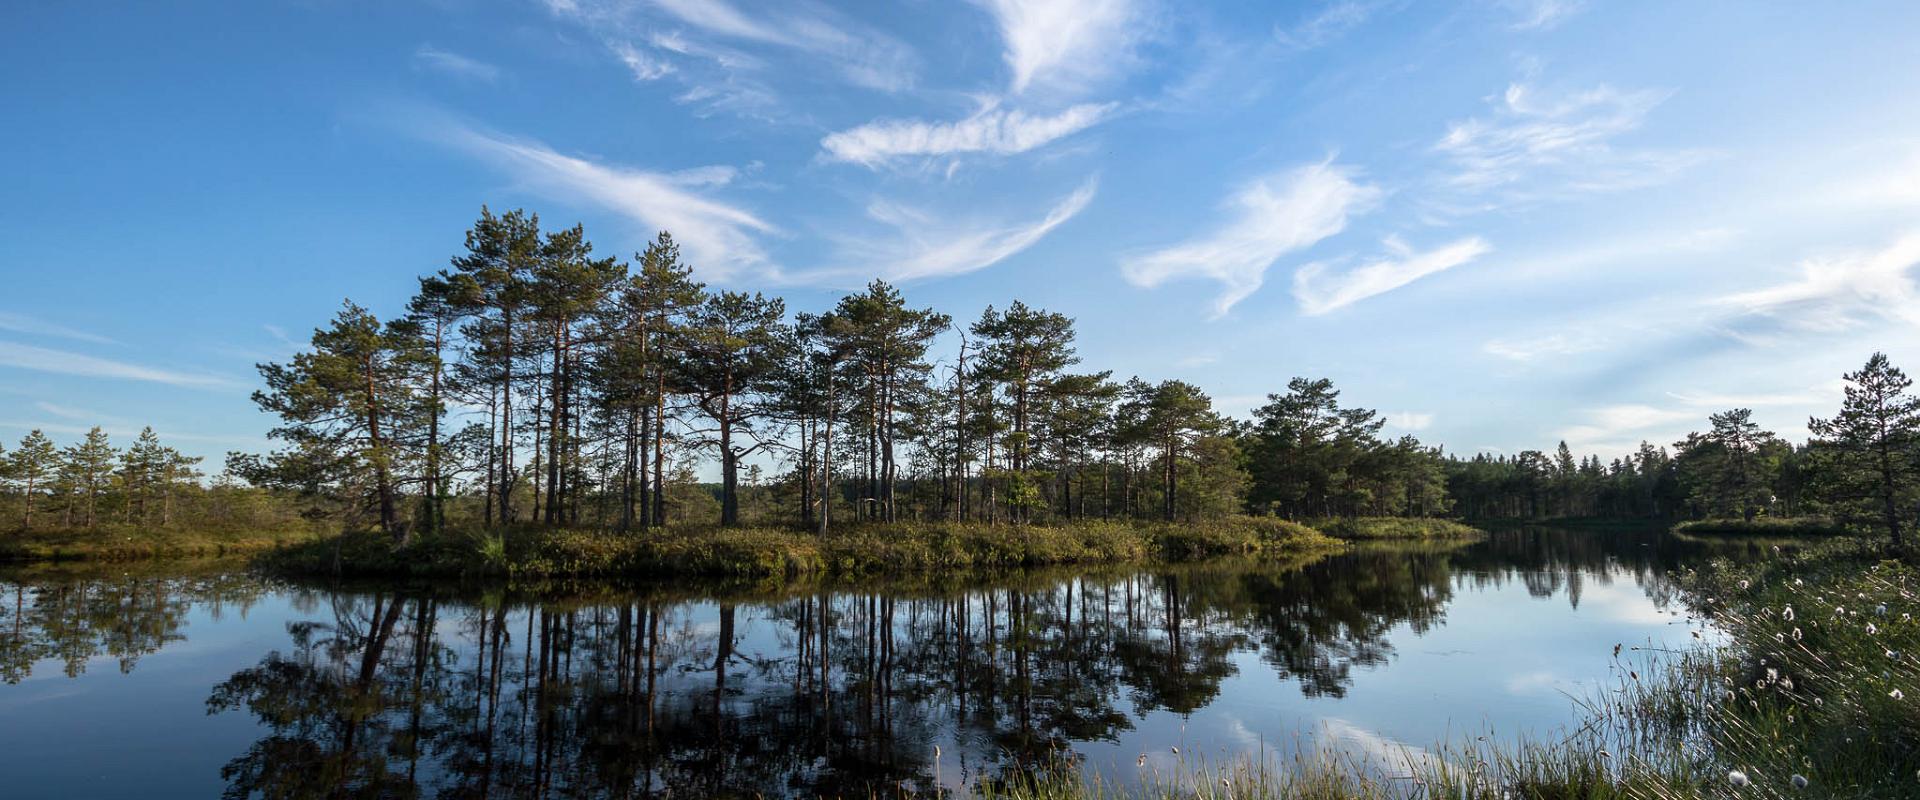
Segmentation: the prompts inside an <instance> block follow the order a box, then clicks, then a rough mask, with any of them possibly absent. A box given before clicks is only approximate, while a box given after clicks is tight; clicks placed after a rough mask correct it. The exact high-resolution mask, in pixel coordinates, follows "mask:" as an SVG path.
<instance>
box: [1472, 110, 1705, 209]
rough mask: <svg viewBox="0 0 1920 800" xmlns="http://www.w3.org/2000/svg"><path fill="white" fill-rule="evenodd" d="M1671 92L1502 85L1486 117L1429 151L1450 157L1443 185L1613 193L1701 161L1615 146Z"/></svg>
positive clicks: (1694, 154) (1694, 155)
mask: <svg viewBox="0 0 1920 800" xmlns="http://www.w3.org/2000/svg"><path fill="white" fill-rule="evenodd" d="M1672 95H1673V93H1672V92H1671V91H1665V90H1642V91H1633V92H1623V91H1620V90H1617V89H1614V88H1613V87H1610V86H1606V85H1601V86H1598V87H1595V88H1593V89H1589V90H1587V91H1584V92H1575V93H1570V94H1559V95H1552V94H1544V93H1542V92H1540V91H1539V90H1536V89H1534V88H1533V87H1530V86H1527V85H1526V84H1521V83H1515V84H1512V85H1510V86H1508V87H1507V91H1506V93H1505V94H1503V95H1502V96H1501V98H1500V102H1499V104H1498V106H1497V107H1496V109H1495V111H1494V113H1493V115H1492V116H1490V117H1485V118H1473V119H1468V120H1464V121H1461V122H1455V123H1453V124H1452V125H1451V126H1449V127H1448V129H1447V134H1446V135H1445V136H1443V137H1441V139H1440V141H1438V142H1436V143H1435V144H1434V149H1435V150H1437V151H1439V152H1440V153H1442V154H1444V155H1446V156H1447V157H1448V158H1449V159H1450V160H1451V161H1452V162H1453V170H1452V172H1451V174H1449V175H1448V176H1447V177H1446V179H1445V182H1446V185H1447V186H1449V187H1451V188H1453V189H1456V190H1460V191H1466V192H1479V191H1486V190H1491V189H1497V188H1501V187H1515V186H1519V185H1522V184H1523V183H1524V182H1525V181H1528V180H1529V179H1534V178H1539V179H1541V180H1542V181H1544V182H1546V183H1548V184H1549V185H1550V187H1551V190H1557V191H1576V192H1592V191H1612V190H1620V189H1630V188H1636V187H1641V186H1647V185H1652V184H1656V183H1659V182H1661V181H1664V180H1666V179H1667V178H1669V177H1671V176H1672V175H1673V174H1675V173H1677V172H1679V171H1681V170H1683V169H1685V168H1687V167H1689V166H1692V165H1693V164H1695V163H1698V162H1699V161H1701V160H1702V159H1704V158H1705V157H1706V154H1705V153H1703V152H1700V151H1694V150H1653V149H1620V148H1616V147H1615V146H1614V144H1613V140H1614V139H1616V138H1618V137H1620V136H1621V135H1623V134H1627V133H1630V132H1632V131H1634V130H1637V129H1639V128H1640V126H1641V125H1642V124H1643V123H1644V122H1645V120H1646V117H1647V115H1648V114H1649V113H1650V112H1652V111H1653V109H1654V108H1655V107H1657V106H1659V105H1660V104H1661V103H1663V102H1665V101H1666V100H1667V98H1669V97H1671V96H1672Z"/></svg>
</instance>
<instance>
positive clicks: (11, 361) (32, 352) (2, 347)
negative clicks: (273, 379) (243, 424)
mask: <svg viewBox="0 0 1920 800" xmlns="http://www.w3.org/2000/svg"><path fill="white" fill-rule="evenodd" d="M0 367H13V368H15V369H24V370H30V371H33V372H47V373H53V374H56V375H76V376H79V377H84V378H113V379H118V380H131V381H145V382H148V383H163V384H167V385H169V386H182V387H187V388H200V389H207V388H227V387H233V386H237V385H240V384H238V383H237V382H235V381H233V380H231V379H228V378H223V377H220V376H217V375H206V374H197V373H190V372H180V371H176V370H170V369H163V368H159V367H149V366H146V365H142V364H134V363H131V362H128V361H119V360H115V359H110V358H99V357H97V356H90V355H86V354H84V353H74V352H70V351H66V350H54V349H51V348H46V347H35V346H33V345H29V344H20V343H19V342H4V341H0Z"/></svg>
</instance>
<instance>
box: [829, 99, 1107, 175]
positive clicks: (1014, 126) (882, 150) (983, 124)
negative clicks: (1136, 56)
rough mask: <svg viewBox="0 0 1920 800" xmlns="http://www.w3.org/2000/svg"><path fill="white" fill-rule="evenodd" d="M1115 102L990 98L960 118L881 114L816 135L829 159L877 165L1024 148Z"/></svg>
mask: <svg viewBox="0 0 1920 800" xmlns="http://www.w3.org/2000/svg"><path fill="white" fill-rule="evenodd" d="M1116 107H1117V104H1115V103H1086V104H1081V105H1076V106H1072V107H1070V108H1067V109H1066V110H1063V111H1061V112H1060V113H1058V114H1053V115H1034V114H1028V113H1026V112H1024V111H1019V110H1005V109H1001V108H997V107H995V106H994V105H992V104H989V105H988V107H986V108H983V109H981V111H980V112H979V113H976V114H974V115H973V116H971V117H968V118H966V119H964V120H960V121H958V122H926V121H922V120H898V119H896V120H879V121H876V122H870V123H867V124H865V125H861V126H859V127H857V128H850V129H848V130H844V131H837V132H834V133H831V134H828V135H827V136H826V138H824V139H821V140H820V147H821V149H822V151H823V152H822V155H823V156H824V157H825V158H827V159H828V160H832V161H843V162H849V163H854V164H860V165H862V166H866V167H879V166H881V165H884V164H887V163H890V162H893V161H896V160H898V159H917V158H938V157H942V156H956V155H966V154H973V153H987V154H993V155H1011V154H1015V153H1024V152H1027V151H1029V150H1033V149H1035V148H1038V147H1042V146H1045V145H1046V144H1048V143H1050V142H1053V141H1056V140H1058V139H1062V138H1065V137H1067V136H1071V135H1073V134H1075V133H1078V132H1080V131H1083V130H1086V129H1087V128H1089V127H1092V126H1093V125H1095V124H1097V123H1099V122H1100V121H1101V120H1103V119H1105V118H1106V117H1107V116H1108V115H1109V114H1111V113H1112V112H1113V110H1114V109H1115V108H1116Z"/></svg>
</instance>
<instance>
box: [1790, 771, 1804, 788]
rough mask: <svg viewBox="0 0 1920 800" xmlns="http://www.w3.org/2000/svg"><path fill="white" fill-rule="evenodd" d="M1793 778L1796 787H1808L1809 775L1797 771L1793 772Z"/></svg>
mask: <svg viewBox="0 0 1920 800" xmlns="http://www.w3.org/2000/svg"><path fill="white" fill-rule="evenodd" d="M1791 780H1792V782H1793V788H1795V789H1805V788H1807V776H1805V775H1802V774H1800V773H1798V772H1796V773H1793V778H1791Z"/></svg>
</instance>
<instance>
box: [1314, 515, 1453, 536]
mask: <svg viewBox="0 0 1920 800" xmlns="http://www.w3.org/2000/svg"><path fill="white" fill-rule="evenodd" d="M1308 524H1309V525H1311V526H1313V528H1315V529H1316V530H1319V531H1320V532H1322V533H1325V534H1326V535H1328V536H1332V537H1334V538H1337V539H1463V538H1473V537H1479V536H1484V535H1486V532H1485V531H1482V530H1480V529H1479V528H1475V527H1472V526H1470V525H1464V524H1461V523H1458V522H1454V521H1453V520H1450V519H1437V518H1434V517H1346V518H1341V519H1327V520H1313V521H1310V522H1309V523H1308Z"/></svg>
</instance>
